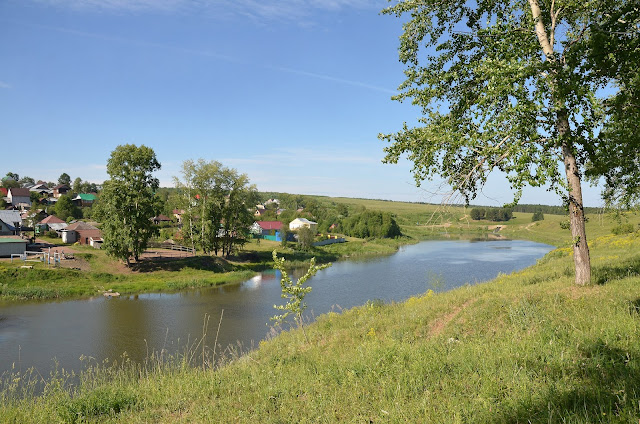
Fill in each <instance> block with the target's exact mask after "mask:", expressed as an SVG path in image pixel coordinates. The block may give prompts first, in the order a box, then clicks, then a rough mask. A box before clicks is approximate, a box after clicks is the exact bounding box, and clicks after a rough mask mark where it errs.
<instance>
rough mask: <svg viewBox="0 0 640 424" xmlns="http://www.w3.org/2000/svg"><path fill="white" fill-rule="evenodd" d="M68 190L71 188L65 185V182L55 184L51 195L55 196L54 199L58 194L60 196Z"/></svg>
mask: <svg viewBox="0 0 640 424" xmlns="http://www.w3.org/2000/svg"><path fill="white" fill-rule="evenodd" d="M69 190H71V188H69V186H67V185H65V184H58V185H57V186H55V187H54V188H53V189H52V191H53V197H55V198H56V199H57V198H58V197H60V196H62V195H63V194H67V193H68V192H69Z"/></svg>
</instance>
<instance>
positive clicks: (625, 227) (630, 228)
mask: <svg viewBox="0 0 640 424" xmlns="http://www.w3.org/2000/svg"><path fill="white" fill-rule="evenodd" d="M635 230H636V228H635V227H634V225H633V224H631V223H630V222H626V223H624V224H620V225H618V226H616V227H613V229H612V230H611V232H612V233H613V234H615V235H617V236H619V235H623V234H629V233H633V232H634V231H635Z"/></svg>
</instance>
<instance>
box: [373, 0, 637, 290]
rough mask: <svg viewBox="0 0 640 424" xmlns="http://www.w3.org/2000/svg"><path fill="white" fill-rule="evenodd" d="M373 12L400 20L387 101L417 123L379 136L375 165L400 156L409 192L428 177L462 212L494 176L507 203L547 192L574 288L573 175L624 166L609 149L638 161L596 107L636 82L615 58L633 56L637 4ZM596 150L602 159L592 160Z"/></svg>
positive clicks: (577, 213) (586, 275) (483, 0)
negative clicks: (561, 212) (559, 211)
mask: <svg viewBox="0 0 640 424" xmlns="http://www.w3.org/2000/svg"><path fill="white" fill-rule="evenodd" d="M383 13H386V14H391V15H397V16H399V17H403V18H404V20H405V23H404V27H403V29H404V32H403V34H402V35H401V37H400V47H399V56H400V61H401V62H402V63H403V64H405V65H406V69H405V75H406V80H405V81H404V83H402V84H401V85H400V87H399V90H400V93H399V94H398V95H397V96H395V97H394V99H395V100H398V101H404V100H410V101H412V103H413V104H414V105H417V106H419V107H420V108H421V109H422V115H423V116H422V117H421V118H420V119H419V123H418V125H417V126H410V125H408V124H407V123H405V124H404V126H403V128H402V129H401V130H400V131H399V132H396V133H393V134H386V135H384V134H381V135H380V138H381V139H383V140H386V141H388V142H390V143H391V144H390V145H388V146H387V147H386V148H385V152H386V156H385V159H384V161H385V162H387V163H396V162H397V161H398V159H399V158H400V157H401V156H403V155H405V154H406V155H407V156H408V158H409V160H411V161H412V162H413V169H412V173H413V175H414V178H415V180H416V183H417V184H418V185H420V183H421V182H422V181H423V180H425V179H431V178H433V177H434V176H436V175H439V176H441V177H443V178H444V179H445V181H446V182H447V183H448V184H449V185H450V186H451V187H452V188H453V189H454V190H456V191H458V192H460V193H461V194H462V195H463V196H464V197H465V200H466V202H467V203H468V202H469V201H470V200H472V199H474V198H475V196H476V194H477V191H478V189H479V188H481V187H482V186H483V185H484V183H485V182H486V181H487V178H488V175H489V173H491V172H492V171H494V170H499V171H502V172H504V173H505V174H506V176H507V179H508V181H509V183H510V184H511V187H512V188H513V189H514V190H515V193H516V195H515V199H514V202H517V201H518V200H519V198H520V196H521V193H522V189H523V187H525V186H527V185H529V186H533V187H540V186H544V185H546V184H548V185H549V186H550V187H551V189H553V190H555V191H556V192H558V193H559V194H560V195H561V196H562V199H563V201H564V202H565V203H566V204H567V205H568V207H569V214H570V222H571V234H572V245H573V252H574V255H573V257H574V261H575V281H576V283H577V284H579V285H584V284H587V283H588V282H589V281H590V278H591V266H590V259H589V248H588V245H587V237H586V231H585V217H584V211H583V197H582V186H581V184H582V181H583V179H584V177H585V170H587V169H589V170H590V173H591V176H592V177H593V178H598V177H599V176H600V175H606V173H607V171H608V170H610V169H616V167H618V169H620V167H621V166H622V169H628V168H629V167H628V166H627V165H626V164H624V162H625V161H627V160H628V158H629V156H627V157H620V156H616V155H615V154H613V152H615V151H616V150H618V151H619V150H620V149H619V148H620V147H624V149H623V150H624V151H625V152H626V153H627V154H628V155H633V158H637V156H638V145H637V143H635V144H626V143H625V140H624V139H621V138H618V135H617V134H616V133H615V131H613V128H614V127H613V124H614V121H615V120H614V119H612V118H613V117H614V116H615V114H614V113H613V111H614V109H613V108H611V107H610V106H608V105H610V104H613V103H615V101H614V99H615V98H617V97H618V96H619V94H620V91H621V89H622V88H623V87H627V86H629V85H632V84H633V79H634V78H636V79H637V70H636V69H635V68H637V63H636V64H633V63H632V61H630V60H626V59H627V57H628V55H629V54H634V50H633V49H634V47H633V45H635V46H636V47H635V49H636V50H635V53H637V40H638V37H639V35H640V32H639V26H638V22H639V2H638V0H633V1H622V0H588V1H585V0H581V1H577V0H528V1H525V0H519V1H516V0H474V1H471V0H469V1H467V0H402V1H399V2H397V3H396V4H394V5H392V6H390V7H388V8H387V9H385V10H384V11H383ZM603 37H604V38H606V40H607V43H608V45H607V46H601V45H599V44H598V40H599V39H602V38H603ZM629 43H631V45H632V46H631V47H629ZM603 47H604V48H603ZM619 49H622V50H625V51H627V53H620V52H618V50H619ZM616 55H620V56H624V59H625V60H623V58H621V57H618V58H617V59H618V60H616V57H617V56H616ZM603 56H606V57H613V59H611V61H612V62H615V65H616V66H607V64H606V63H604V62H606V61H604V60H603V59H604V58H603ZM629 66H632V67H633V68H634V70H633V71H631V69H630V68H629ZM636 86H637V85H636ZM630 101H634V100H633V99H631V100H630ZM636 101H637V98H636ZM635 107H636V108H637V107H638V104H637V103H635ZM604 134H607V135H608V137H603V135H604ZM616 145H617V146H618V149H616ZM604 152H608V153H609V154H608V156H607V157H608V160H607V161H606V162H603V161H597V160H596V159H597V158H598V156H599V155H600V154H603V153H604ZM622 173H623V172H622ZM622 173H617V174H616V175H617V176H620V175H621V174H622ZM616 175H614V176H613V177H615V176H616ZM610 181H611V182H612V184H613V186H614V187H616V184H615V178H611V179H610ZM632 186H633V184H630V185H629V186H628V188H629V189H633V187H632ZM617 187H618V188H620V186H617ZM623 190H625V191H626V190H627V188H626V187H624V188H623Z"/></svg>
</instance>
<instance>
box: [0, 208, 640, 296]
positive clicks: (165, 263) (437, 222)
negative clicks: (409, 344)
mask: <svg viewBox="0 0 640 424" xmlns="http://www.w3.org/2000/svg"><path fill="white" fill-rule="evenodd" d="M333 201H337V202H346V203H350V202H351V203H353V202H355V203H356V204H357V205H361V206H365V207H366V208H367V209H371V210H382V211H385V212H389V211H395V213H396V217H397V220H398V222H399V223H400V226H401V227H402V231H403V234H406V236H404V237H401V238H398V239H372V240H365V239H357V238H347V240H348V241H347V243H339V244H333V245H329V246H323V247H317V248H314V249H313V250H312V251H310V252H302V251H297V250H293V249H291V248H282V247H281V246H280V243H278V242H273V241H268V240H262V241H261V242H260V243H258V242H257V241H256V240H252V241H251V242H249V243H248V244H247V245H246V246H245V248H244V249H243V250H242V251H241V252H240V253H238V254H237V255H236V256H234V257H232V258H230V259H229V260H227V259H223V258H220V257H211V256H196V257H184V258H178V259H176V258H173V259H171V260H165V259H166V258H162V257H160V258H159V260H155V259H153V258H147V259H145V260H143V262H141V263H140V264H136V265H135V266H134V267H133V268H132V269H127V268H126V267H125V266H124V265H123V264H122V263H119V262H118V261H114V260H112V259H110V258H108V257H107V256H106V255H105V253H104V252H103V251H100V250H94V249H92V248H89V247H84V246H67V247H65V249H70V248H71V249H73V250H75V251H77V252H78V253H79V255H76V259H75V260H74V261H73V263H72V264H70V263H67V262H68V261H63V262H65V263H66V266H67V267H68V268H75V269H66V270H59V269H46V267H45V266H44V265H43V264H34V267H35V268H34V269H17V267H18V266H19V265H16V264H10V263H9V262H8V261H7V260H3V261H0V281H1V283H0V300H9V301H23V300H33V299H42V300H46V299H61V298H77V297H90V296H96V295H100V294H101V293H103V292H105V291H108V290H111V291H112V292H118V293H121V294H141V293H149V292H175V291H178V290H184V289H193V288H201V287H213V286H217V285H222V284H228V283H235V282H238V281H242V280H246V279H248V278H251V277H252V276H253V275H254V274H253V273H254V272H259V271H262V270H265V269H269V268H272V267H273V261H272V258H271V252H272V251H273V250H274V249H275V250H277V251H278V255H279V256H280V257H284V258H285V259H286V260H287V263H288V265H289V266H290V267H292V268H295V267H302V266H305V265H306V264H307V263H308V261H309V260H310V259H311V258H312V257H315V258H316V260H317V262H319V263H328V262H335V261H337V260H344V259H351V258H359V257H367V256H381V255H391V254H393V253H395V252H396V251H397V250H398V248H399V247H400V246H402V245H405V244H412V243H416V242H418V241H420V240H429V239H449V238H453V239H455V238H481V239H492V238H498V239H499V238H511V239H524V240H531V241H536V242H540V243H545V244H549V245H553V246H556V247H565V246H568V245H569V243H570V241H571V234H570V231H569V229H568V228H563V226H562V223H563V221H566V217H564V216H560V215H545V219H544V220H543V221H538V222H531V216H532V214H531V213H514V217H513V219H511V220H510V221H508V222H504V223H496V222H490V221H473V220H471V219H470V218H469V216H468V215H467V213H466V212H467V209H465V208H462V207H449V208H446V209H443V210H439V209H437V207H436V206H434V205H422V204H412V203H402V202H384V201H376V200H361V199H333ZM623 218H624V219H625V220H626V219H628V220H629V223H631V224H632V226H634V227H635V228H637V225H638V222H639V221H640V219H639V218H638V217H637V216H635V215H627V216H625V217H623ZM618 225H620V224H619V222H617V221H616V220H614V219H612V218H611V217H610V216H607V215H598V214H596V215H588V222H587V235H588V237H589V240H592V239H594V238H597V237H602V236H604V235H606V234H611V232H612V231H614V229H615V228H616V226H618ZM160 256H162V253H161V254H160Z"/></svg>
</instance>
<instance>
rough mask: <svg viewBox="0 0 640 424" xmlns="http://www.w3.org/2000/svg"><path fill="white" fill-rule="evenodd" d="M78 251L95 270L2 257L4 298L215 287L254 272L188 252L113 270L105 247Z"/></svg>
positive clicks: (0, 278)
mask: <svg viewBox="0 0 640 424" xmlns="http://www.w3.org/2000/svg"><path fill="white" fill-rule="evenodd" d="M79 250H80V253H76V254H75V257H76V258H77V259H80V260H82V261H84V262H85V263H86V264H88V266H89V267H90V271H80V270H74V269H67V268H54V267H46V265H45V264H43V263H30V264H33V266H34V268H33V269H22V268H19V266H20V265H21V264H22V263H18V264H16V263H15V262H14V263H10V262H7V261H4V262H1V263H0V299H4V300H12V301H16V300H33V299H60V298H74V297H87V296H95V295H98V294H100V293H102V292H104V291H106V290H113V291H115V292H119V293H120V294H135V293H145V292H167V291H177V290H182V289H188V288H200V287H211V286H216V285H220V284H225V283H229V282H236V281H243V280H246V279H249V278H251V277H252V276H253V275H254V272H253V271H251V270H248V269H245V268H243V267H238V266H235V265H233V264H230V263H228V262H226V261H224V260H221V259H219V258H212V257H187V258H182V259H178V260H175V261H170V262H160V263H146V262H145V263H142V264H141V265H140V266H138V267H136V268H134V269H135V271H131V272H126V273H123V272H118V271H114V270H113V268H114V261H112V260H111V259H109V258H108V257H107V256H106V255H105V254H104V252H101V251H96V250H94V249H91V248H88V249H82V248H81V249H79Z"/></svg>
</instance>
